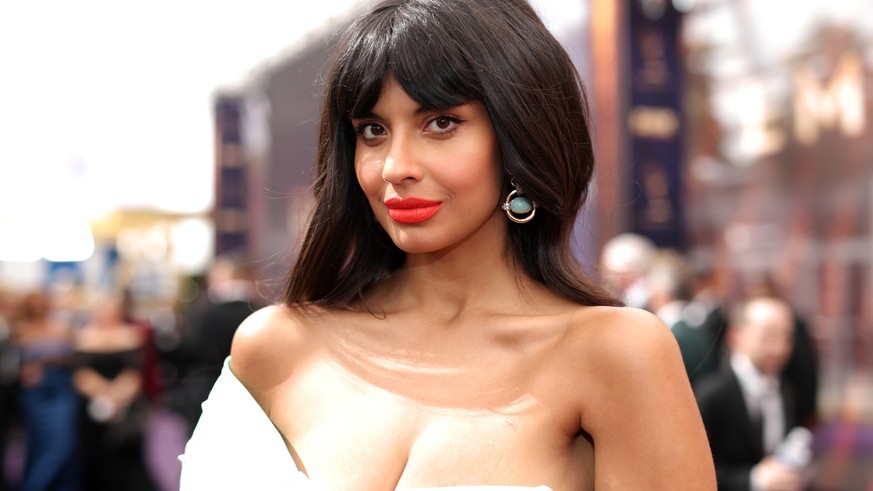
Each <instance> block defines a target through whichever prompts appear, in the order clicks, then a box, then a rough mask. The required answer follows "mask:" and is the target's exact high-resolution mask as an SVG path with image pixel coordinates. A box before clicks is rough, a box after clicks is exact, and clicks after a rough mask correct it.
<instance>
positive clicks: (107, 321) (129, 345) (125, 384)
mask: <svg viewBox="0 0 873 491" xmlns="http://www.w3.org/2000/svg"><path fill="white" fill-rule="evenodd" d="M145 350H146V346H145V338H144V336H143V333H142V330H141V329H140V328H139V326H136V325H134V324H131V323H129V322H127V321H126V320H125V317H124V309H123V300H122V298H120V297H117V296H115V295H106V296H102V297H101V298H99V299H98V300H97V301H96V302H95V304H94V305H93V307H92V309H91V318H90V321H89V322H88V323H87V324H86V325H85V327H83V328H81V329H80V330H79V331H78V332H77V333H76V337H75V355H76V371H75V374H74V382H75V387H76V389H77V390H78V392H79V393H80V394H81V395H82V399H83V404H82V408H81V413H80V414H81V416H80V422H81V423H80V424H81V433H82V448H83V457H84V471H85V472H84V483H85V489H87V490H88V491H109V490H118V489H124V490H125V491H153V490H154V489H155V486H154V484H153V482H152V479H151V475H150V474H149V472H148V469H147V468H146V465H145V461H144V458H143V430H144V427H145V424H146V418H147V416H148V401H147V399H146V397H145V394H144V392H143V360H144V356H145Z"/></svg>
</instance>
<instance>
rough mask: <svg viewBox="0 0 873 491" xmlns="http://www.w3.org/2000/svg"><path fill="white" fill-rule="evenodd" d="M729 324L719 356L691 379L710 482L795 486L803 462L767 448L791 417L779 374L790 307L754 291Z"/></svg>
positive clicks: (729, 486) (727, 490) (742, 487)
mask: <svg viewBox="0 0 873 491" xmlns="http://www.w3.org/2000/svg"><path fill="white" fill-rule="evenodd" d="M730 323H731V325H730V328H729V331H728V334H727V343H728V348H729V356H728V358H727V359H726V360H725V361H726V363H725V364H724V365H723V366H722V367H721V370H719V371H716V372H715V373H712V374H710V375H708V376H707V377H705V378H703V379H701V380H700V381H699V382H698V383H697V384H695V386H694V389H695V394H696V396H697V402H698V405H699V406H700V412H701V415H702V416H703V423H704V425H705V426H706V431H707V434H708V435H709V439H710V445H711V447H712V453H713V458H714V460H715V465H716V473H717V477H718V488H719V490H722V491H749V490H753V491H771V490H780V491H793V490H800V489H803V486H804V484H805V479H804V469H803V468H802V465H803V464H802V463H801V464H800V466H801V467H798V464H797V463H796V462H794V463H789V462H787V461H786V460H785V459H780V458H779V457H778V456H777V455H774V454H776V453H777V447H779V445H780V444H781V443H782V442H783V439H784V438H785V436H786V435H787V434H788V433H789V431H790V430H792V428H793V427H795V425H797V424H798V423H799V422H798V421H796V417H795V414H796V413H795V412H794V411H793V404H794V398H793V388H792V387H791V386H790V384H789V383H787V382H785V381H781V380H780V375H781V373H782V371H783V370H784V368H785V365H786V363H787V362H788V358H789V357H790V356H791V351H792V349H793V340H794V319H793V316H792V313H791V309H790V307H789V306H788V305H786V304H785V303H784V302H783V301H781V300H778V299H775V298H772V297H769V298H768V297H754V298H751V299H750V300H748V301H746V302H744V303H742V304H741V305H740V306H739V307H738V308H737V309H736V311H735V312H734V313H733V315H732V317H731V320H730ZM801 460H803V459H801Z"/></svg>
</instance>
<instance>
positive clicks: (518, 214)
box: [500, 177, 537, 223]
mask: <svg viewBox="0 0 873 491" xmlns="http://www.w3.org/2000/svg"><path fill="white" fill-rule="evenodd" d="M509 183H510V184H512V187H513V188H515V189H513V190H512V191H510V192H509V195H507V196H506V201H504V202H503V204H502V205H500V208H501V209H502V210H503V211H505V212H506V216H507V217H509V219H510V220H512V221H513V222H515V223H527V222H529V221H531V220H532V219H533V217H534V215H536V213H537V204H536V203H534V202H533V201H531V200H529V199H527V198H525V197H524V196H522V194H521V189H520V188H519V187H518V184H516V183H515V178H514V177H513V178H512V179H510V181H509ZM526 213H529V215H525V214H526Z"/></svg>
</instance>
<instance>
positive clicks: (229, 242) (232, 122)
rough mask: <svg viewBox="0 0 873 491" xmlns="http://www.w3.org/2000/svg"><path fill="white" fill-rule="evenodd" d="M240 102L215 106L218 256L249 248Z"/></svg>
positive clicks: (230, 99)
mask: <svg viewBox="0 0 873 491" xmlns="http://www.w3.org/2000/svg"><path fill="white" fill-rule="evenodd" d="M240 111H241V101H240V100H239V99H237V98H233V97H220V98H218V100H217V101H216V103H215V135H216V146H215V147H216V148H215V161H216V176H215V210H214V220H215V253H216V254H221V253H224V252H230V251H240V252H244V251H246V250H247V247H248V243H249V240H248V230H249V227H248V219H247V216H248V203H249V199H248V179H247V176H246V170H247V169H246V165H245V159H244V158H243V152H242V135H241V128H240V119H241V118H240V117H241V115H240Z"/></svg>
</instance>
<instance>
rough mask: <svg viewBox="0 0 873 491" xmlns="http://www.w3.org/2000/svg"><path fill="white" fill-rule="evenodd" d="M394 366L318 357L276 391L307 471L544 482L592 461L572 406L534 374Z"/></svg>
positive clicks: (390, 483) (399, 480) (331, 478)
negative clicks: (383, 369) (559, 402)
mask: <svg viewBox="0 0 873 491" xmlns="http://www.w3.org/2000/svg"><path fill="white" fill-rule="evenodd" d="M400 374H401V375H398V374H397V373H394V375H395V377H386V376H384V374H383V376H378V375H374V374H372V373H370V374H364V375H362V374H361V373H353V372H350V371H349V370H348V368H347V367H342V366H340V365H337V364H333V363H318V364H314V365H313V366H311V367H309V368H307V369H306V370H303V371H301V372H300V373H298V374H296V375H295V376H294V377H292V378H291V379H290V380H289V381H288V382H287V383H286V384H285V385H283V386H282V387H281V388H280V389H279V390H277V391H276V393H275V394H274V396H273V398H274V403H273V404H272V405H271V419H272V420H273V421H274V423H275V424H276V425H277V427H278V428H279V430H280V431H281V432H282V434H283V435H284V436H285V438H286V440H287V442H288V444H289V447H291V449H292V453H294V454H296V457H297V459H298V465H300V466H301V467H303V468H304V470H305V472H306V473H307V474H309V475H310V477H312V478H313V479H314V480H317V481H319V482H321V483H324V484H326V485H327V487H326V489H346V484H348V483H359V484H358V486H359V487H358V488H357V489H366V487H367V486H365V485H364V483H370V485H371V486H372V488H373V489H394V487H398V488H403V487H419V486H421V487H423V486H434V485H458V484H477V483H483V484H486V483H529V484H531V485H540V484H546V483H547V482H546V480H547V479H548V478H549V477H548V476H564V477H563V478H566V476H568V475H569V476H574V475H575V479H578V480H584V476H582V474H584V472H582V471H581V470H584V469H587V470H588V472H590V471H591V470H592V469H593V467H592V466H593V462H592V460H593V454H592V449H591V448H590V445H588V442H587V441H585V440H584V439H577V438H576V433H577V432H578V424H575V425H574V422H573V421H574V419H573V416H572V414H570V412H569V411H566V410H563V409H562V408H560V407H559V406H556V405H555V404H554V401H552V397H553V396H552V395H551V394H550V393H549V390H547V388H545V387H542V386H541V385H539V384H537V383H536V382H535V381H532V380H520V381H518V382H517V383H514V384H511V383H508V382H507V380H506V379H505V378H504V377H503V376H501V375H500V374H494V375H492V376H489V374H488V373H448V374H434V373H424V374H409V373H407V372H404V371H400ZM516 375H517V374H516ZM528 378H530V377H528ZM404 380H405V381H404ZM465 381H466V382H467V383H465ZM508 385H509V386H508ZM276 402H280V403H278V404H277V403H276ZM575 421H578V419H576V420H575ZM586 462H587V465H586ZM556 478H557V477H553V479H556Z"/></svg>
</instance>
